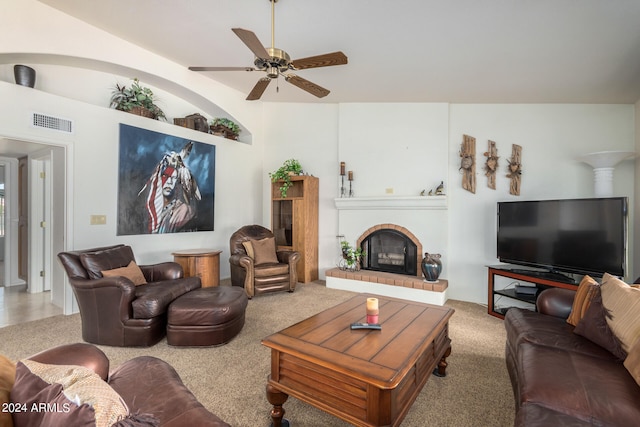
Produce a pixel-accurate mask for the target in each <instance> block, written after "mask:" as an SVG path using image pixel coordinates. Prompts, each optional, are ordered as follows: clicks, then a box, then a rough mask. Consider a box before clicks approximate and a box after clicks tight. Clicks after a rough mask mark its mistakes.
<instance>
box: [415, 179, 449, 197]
mask: <svg viewBox="0 0 640 427" xmlns="http://www.w3.org/2000/svg"><path fill="white" fill-rule="evenodd" d="M420 195H421V196H423V197H424V196H444V181H440V184H439V185H438V186H437V187H436V189H435V190H433V189H431V190H429V193H427V190H426V189H425V190H422V191H421V192H420Z"/></svg>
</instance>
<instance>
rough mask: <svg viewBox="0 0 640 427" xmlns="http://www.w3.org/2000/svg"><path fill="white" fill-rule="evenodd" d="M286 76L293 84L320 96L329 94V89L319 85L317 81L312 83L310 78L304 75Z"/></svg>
mask: <svg viewBox="0 0 640 427" xmlns="http://www.w3.org/2000/svg"><path fill="white" fill-rule="evenodd" d="M284 78H285V80H286V81H288V82H289V83H291V84H292V85H294V86H298V87H299V88H300V89H302V90H305V91H307V92H309V93H310V94H311V95H314V96H317V97H318V98H324V97H325V96H327V95H329V92H330V91H329V90H327V89H325V88H323V87H321V86H318V85H317V84H315V83H311V82H310V81H309V80H306V79H303V78H302V77H299V76H296V75H295V74H289V75H286V76H284Z"/></svg>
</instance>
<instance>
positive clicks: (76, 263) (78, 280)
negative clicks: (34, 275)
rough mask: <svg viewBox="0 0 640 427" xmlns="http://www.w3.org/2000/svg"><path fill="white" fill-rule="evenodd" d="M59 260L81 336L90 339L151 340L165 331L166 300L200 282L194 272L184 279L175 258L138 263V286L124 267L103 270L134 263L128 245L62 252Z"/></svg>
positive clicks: (129, 343)
mask: <svg viewBox="0 0 640 427" xmlns="http://www.w3.org/2000/svg"><path fill="white" fill-rule="evenodd" d="M58 259H59V260H60V262H61V263H62V265H63V266H64V268H65V270H66V272H67V275H68V277H69V283H70V284H71V287H72V289H73V293H74V295H75V296H76V300H77V301H78V307H79V309H80V317H81V319H82V339H84V340H85V341H87V342H90V343H94V344H103V345H110V346H116V347H147V346H151V345H154V344H155V343H157V342H158V341H160V340H161V339H162V338H163V337H164V336H165V334H166V328H167V307H168V306H169V304H171V302H172V301H173V300H174V299H176V298H177V297H179V296H180V295H182V294H185V293H187V292H189V291H191V290H193V289H197V288H200V287H201V284H200V278H199V277H187V278H184V277H183V275H184V273H183V270H182V267H181V266H180V264H178V263H175V262H164V263H159V264H153V265H140V266H138V267H139V268H140V270H141V271H142V274H143V275H144V278H140V279H141V280H140V281H141V282H142V283H141V284H138V285H135V284H134V282H133V281H132V280H131V278H129V277H128V274H125V273H128V272H125V273H123V274H125V275H119V271H120V270H118V274H115V275H112V276H111V277H107V276H106V275H103V274H102V272H104V271H107V270H113V269H122V268H123V267H128V266H130V265H131V262H132V261H133V262H134V263H135V258H134V256H133V251H132V249H131V247H130V246H125V245H115V246H108V247H102V248H94V249H86V250H81V251H74V252H61V253H59V254H58ZM112 274H113V273H112ZM144 282H146V283H144Z"/></svg>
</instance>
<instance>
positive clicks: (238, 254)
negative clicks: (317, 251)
mask: <svg viewBox="0 0 640 427" xmlns="http://www.w3.org/2000/svg"><path fill="white" fill-rule="evenodd" d="M265 239H272V240H273V244H271V241H268V240H265ZM247 242H251V244H252V245H253V248H255V252H254V253H253V254H252V255H253V256H250V255H251V254H248V253H247V246H246V245H245V243H247ZM271 247H272V248H273V249H272V250H271V249H269V248H271ZM229 248H230V250H231V257H230V258H229V263H230V264H231V284H232V285H233V286H242V287H244V289H245V291H246V292H247V296H248V297H249V298H253V296H254V295H258V294H262V293H267V292H277V291H288V292H293V291H294V290H295V289H296V283H297V282H298V273H297V272H296V264H297V262H298V261H299V260H300V253H298V252H296V251H290V250H276V248H277V247H276V245H275V239H274V236H273V233H272V232H271V231H270V230H269V229H267V228H264V227H262V226H260V225H246V226H244V227H242V228H241V229H239V230H238V231H236V232H235V233H233V234H232V235H231V238H230V239H229ZM260 248H262V249H260ZM264 248H266V249H264ZM249 250H250V251H252V250H253V249H252V247H251V246H249ZM271 251H275V254H272V253H270V252H271Z"/></svg>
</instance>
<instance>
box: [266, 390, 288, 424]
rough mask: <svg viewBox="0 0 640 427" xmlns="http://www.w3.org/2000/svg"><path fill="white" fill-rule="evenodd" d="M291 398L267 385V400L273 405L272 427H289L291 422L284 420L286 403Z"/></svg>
mask: <svg viewBox="0 0 640 427" xmlns="http://www.w3.org/2000/svg"><path fill="white" fill-rule="evenodd" d="M288 398H289V396H288V395H287V394H285V393H283V392H281V391H280V390H278V389H276V388H275V387H273V386H272V385H271V384H267V400H268V401H269V403H271V404H272V405H273V409H272V410H271V420H272V421H273V423H272V424H271V425H272V427H289V421H287V420H285V419H284V418H282V417H284V412H285V411H284V408H283V407H282V405H284V402H286V401H287V399H288Z"/></svg>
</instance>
